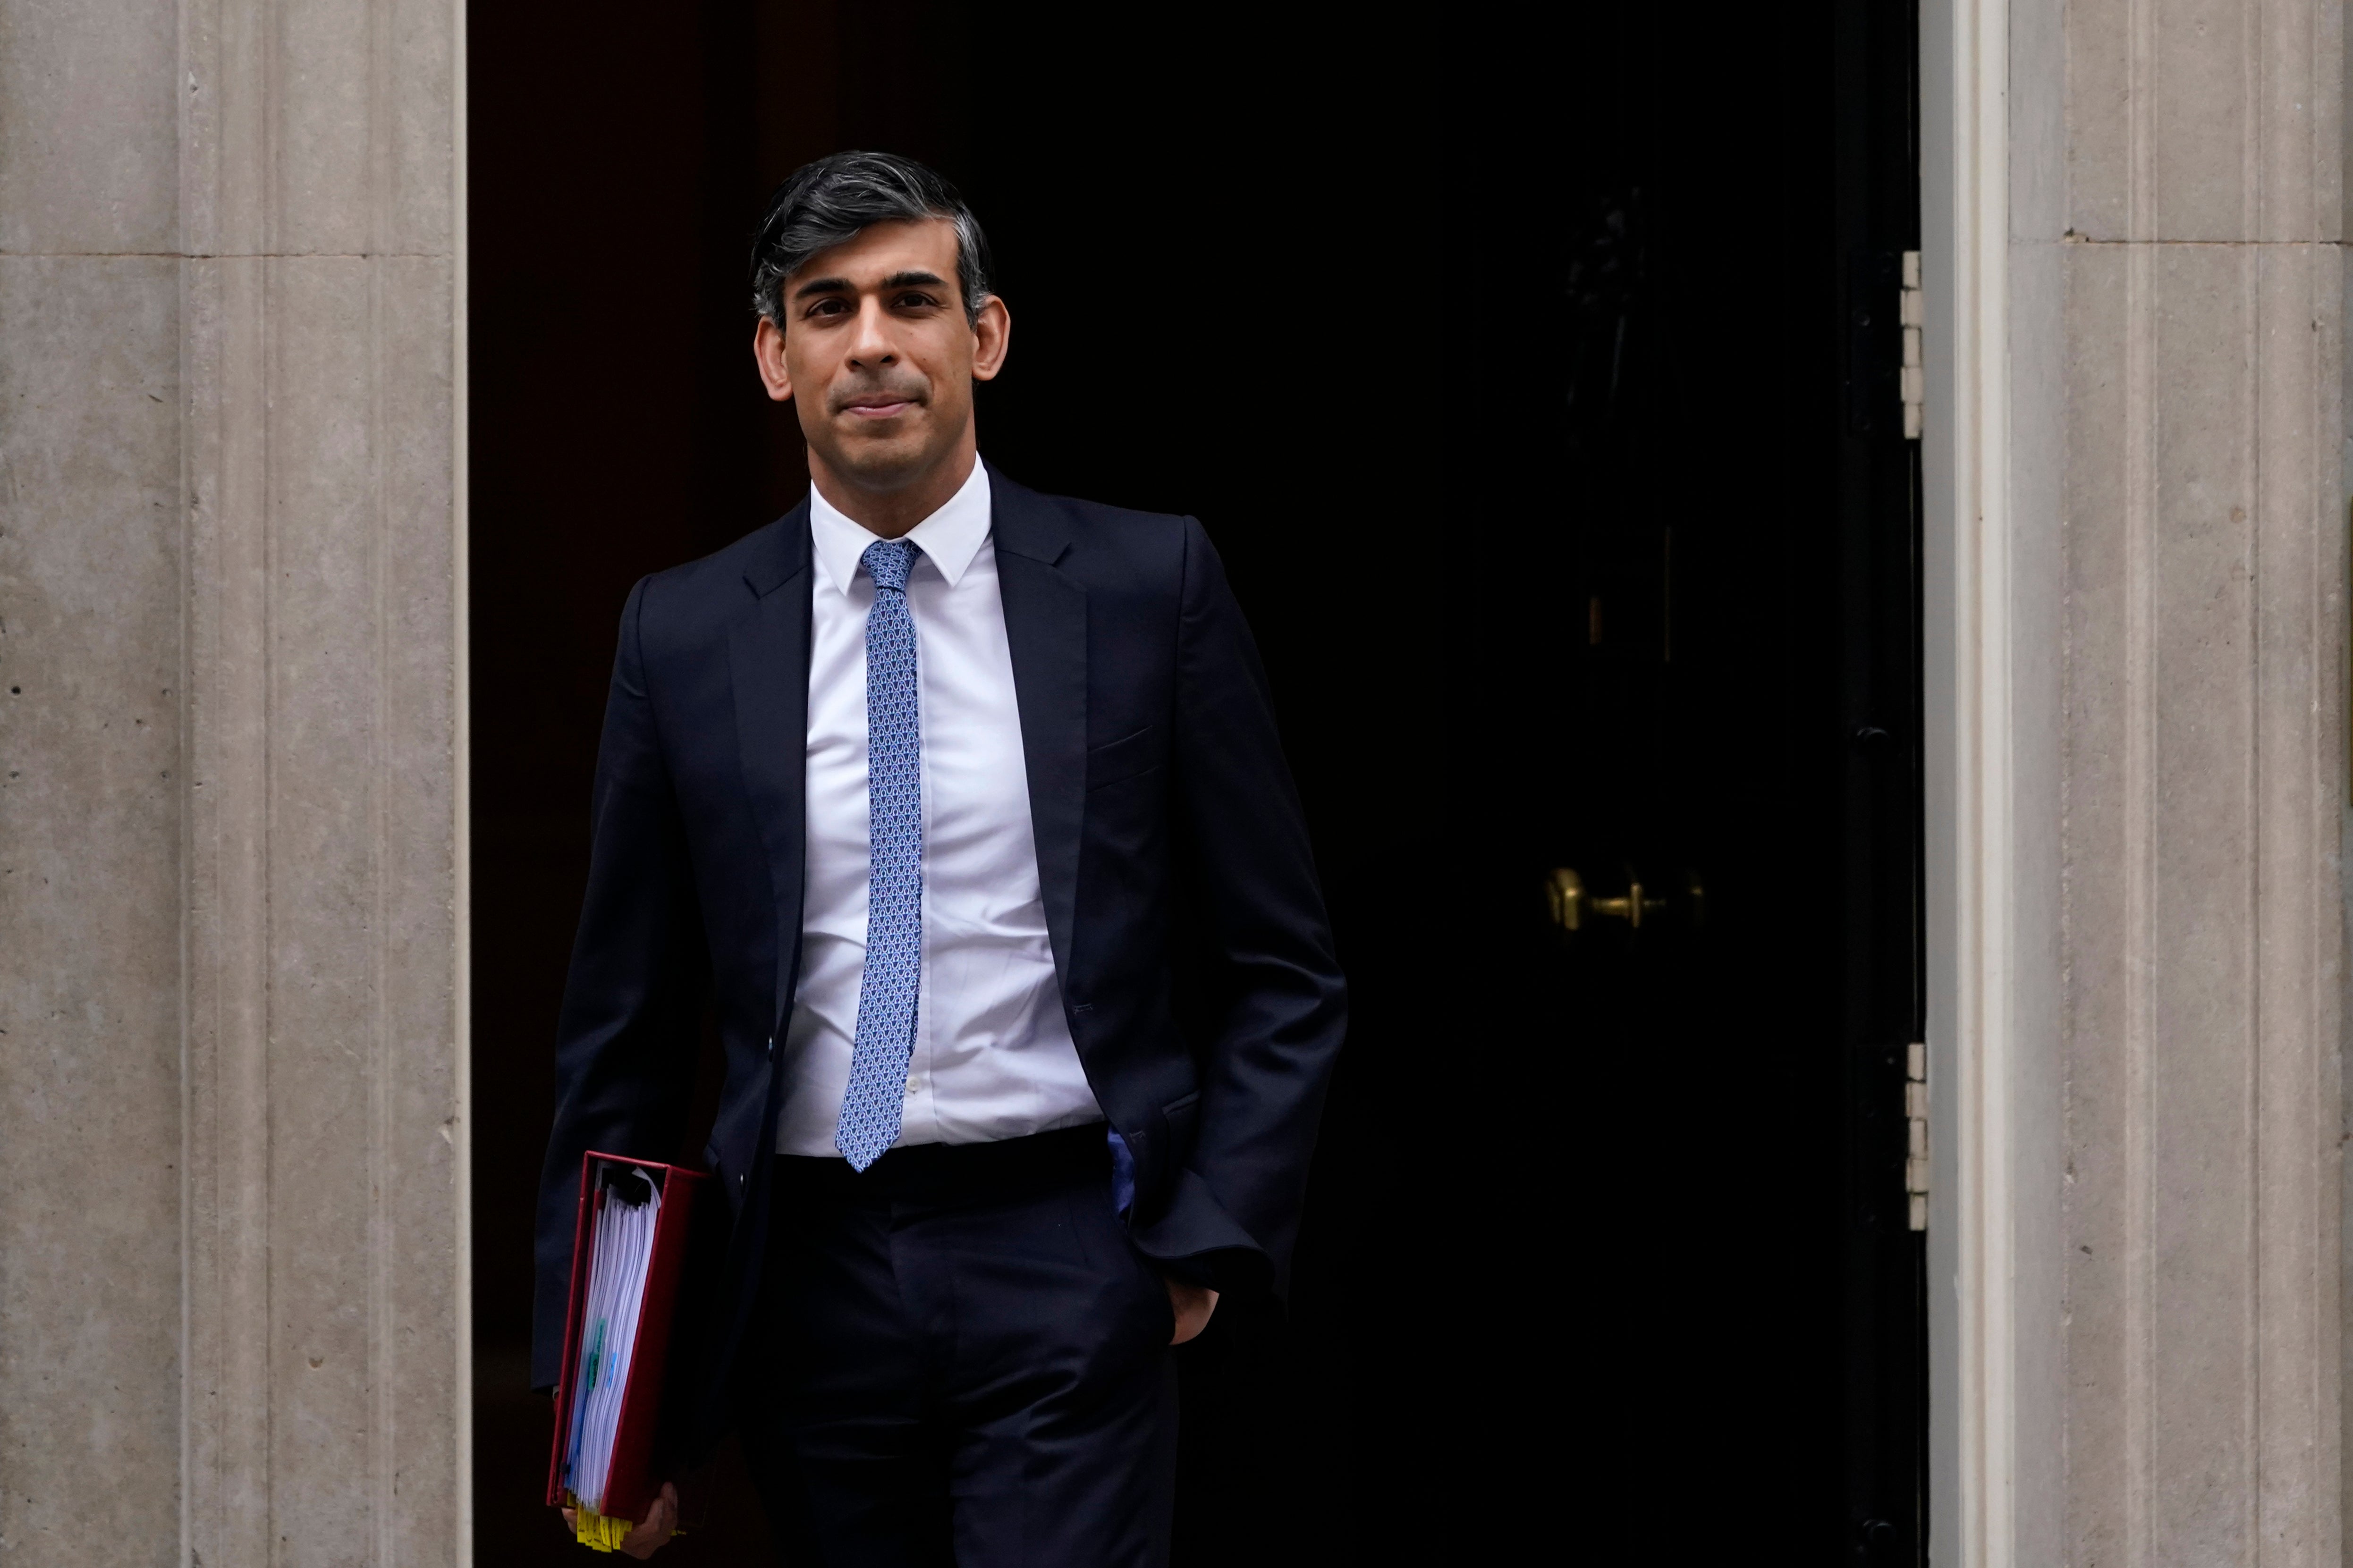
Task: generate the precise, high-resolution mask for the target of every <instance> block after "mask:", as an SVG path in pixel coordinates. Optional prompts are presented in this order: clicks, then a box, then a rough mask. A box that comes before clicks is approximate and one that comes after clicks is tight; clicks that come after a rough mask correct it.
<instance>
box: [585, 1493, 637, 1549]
mask: <svg viewBox="0 0 2353 1568" xmlns="http://www.w3.org/2000/svg"><path fill="white" fill-rule="evenodd" d="M572 1519H573V1525H572V1532H573V1533H574V1534H575V1535H576V1536H578V1537H579V1538H580V1544H581V1545H583V1546H586V1548H588V1550H590V1551H591V1552H618V1551H619V1550H620V1549H621V1542H624V1541H627V1540H628V1538H629V1531H630V1530H631V1529H632V1528H633V1527H632V1526H631V1524H630V1523H629V1521H628V1520H626V1519H607V1518H606V1517H605V1516H604V1515H603V1514H601V1513H598V1512H597V1511H596V1510H595V1509H593V1508H590V1507H589V1506H588V1505H587V1504H586V1503H584V1502H581V1501H579V1500H577V1499H575V1500H574V1501H573V1509H572Z"/></svg>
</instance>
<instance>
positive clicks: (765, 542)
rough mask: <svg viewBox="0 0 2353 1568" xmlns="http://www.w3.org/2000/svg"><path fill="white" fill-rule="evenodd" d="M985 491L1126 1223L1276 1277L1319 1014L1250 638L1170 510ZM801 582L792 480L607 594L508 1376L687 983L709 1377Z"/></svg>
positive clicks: (739, 1165)
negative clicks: (584, 1178)
mask: <svg viewBox="0 0 2353 1568" xmlns="http://www.w3.org/2000/svg"><path fill="white" fill-rule="evenodd" d="M989 486H990V495H991V499H992V500H993V503H994V517H993V520H992V521H993V538H994V540H995V542H996V550H997V576H998V583H999V588H1000V592H1001V594H1002V595H1003V598H1004V605H1005V629H1006V636H1007V640H1008V642H1009V643H1010V645H1011V648H1012V657H1013V679H1014V686H1015V690H1016V694H1017V699H1018V706H1019V710H1020V715H1021V742H1022V750H1023V752H1024V758H1025V762H1026V765H1027V770H1028V773H1029V810H1030V816H1031V817H1032V819H1033V821H1034V823H1035V828H1036V834H1037V842H1038V873H1039V882H1040V884H1041V887H1042V890H1043V893H1044V899H1045V906H1046V926H1047V933H1048V937H1049V940H1050V943H1051V945H1052V948H1053V954H1054V969H1055V974H1056V977H1057V978H1058V979H1059V981H1060V985H1061V993H1062V1006H1063V1010H1064V1012H1065V1013H1066V1014H1067V1015H1068V1016H1069V1019H1070V1025H1071V1039H1072V1040H1073V1041H1074V1042H1075V1043H1076V1044H1077V1047H1078V1052H1079V1059H1080V1061H1081V1062H1082V1064H1083V1065H1084V1067H1085V1069H1086V1074H1087V1081H1088V1082H1089V1084H1090V1085H1091V1086H1092V1089H1093V1090H1094V1095H1095V1099H1096V1100H1097V1102H1098V1103H1099V1104H1101V1105H1102V1107H1103V1111H1104V1114H1105V1115H1106V1116H1107V1117H1109V1119H1110V1121H1111V1123H1112V1125H1113V1127H1115V1128H1116V1129H1117V1130H1118V1131H1119V1132H1120V1133H1121V1135H1122V1136H1123V1137H1124V1139H1125V1141H1126V1142H1127V1146H1128V1149H1129V1151H1130V1152H1131V1153H1132V1154H1133V1156H1134V1163H1135V1188H1136V1197H1135V1203H1134V1208H1133V1209H1132V1210H1131V1212H1130V1220H1129V1225H1130V1235H1131V1237H1133V1239H1134V1243H1135V1245H1136V1246H1137V1247H1139V1248H1141V1249H1142V1250H1143V1251H1144V1252H1145V1254H1146V1255H1148V1256H1150V1257H1153V1258H1160V1259H1164V1260H1167V1261H1170V1262H1173V1263H1176V1264H1177V1265H1178V1266H1179V1268H1183V1269H1186V1270H1187V1271H1188V1272H1195V1273H1198V1274H1200V1275H1203V1276H1206V1277H1207V1278H1208V1279H1211V1280H1213V1281H1214V1282H1215V1283H1217V1284H1218V1285H1219V1286H1220V1287H1221V1288H1225V1289H1252V1288H1267V1289H1272V1290H1274V1291H1275V1292H1276V1293H1278V1294H1280V1293H1282V1291H1283V1289H1284V1287H1285V1284H1286V1279H1287V1274H1288V1269H1289V1265H1290V1258H1291V1250H1292V1243H1293V1237H1295V1235H1296V1234H1297V1231H1298V1226H1299V1212H1300V1204H1301V1199H1302V1195H1303V1190H1304V1188H1305V1185H1306V1177H1307V1162H1308V1155H1309V1152H1310V1150H1311V1148H1312V1146H1313V1145H1314V1139H1315V1129H1316V1122H1317V1120H1318V1118H1319V1117H1320V1115H1321V1113H1322V1110H1323V1103H1324V1089H1325V1086H1326V1084H1327V1082H1328V1081H1329V1079H1330V1077H1331V1072H1332V1066H1333V1062H1334V1059H1335V1057H1336V1056H1337V1054H1338V1052H1339V1048H1340V1041H1341V1036H1342V1033H1343V1031H1344V1027H1345V1009H1346V1002H1345V986H1344V983H1343V981H1342V978H1341V973H1340V969H1339V965H1338V963H1337V962H1336V960H1335V957H1334V953H1333V947H1332V938H1331V932H1330V929H1329V926H1328V924H1327V922H1326V920H1325V917H1324V904H1323V898H1322V895H1321V893H1320V891H1319V890H1318V888H1317V885H1316V879H1315V871H1314V864H1313V861H1312V859H1311V858H1310V855H1309V850H1308V842H1307V833H1306V830H1305V827H1304V826H1303V823H1302V821H1301V817H1300V811H1299V802H1298V797H1297V795H1296V794H1295V792H1294V790H1293V786H1292V782H1291V775H1290V772H1289V769H1288V768H1287V767H1286V766H1285V764H1284V762H1283V757H1282V745H1281V742H1280V740H1279V738H1278V737H1277V734H1276V731H1275V722H1274V714H1273V710H1272V708H1271V704H1270V702H1269V700H1268V695H1267V686H1266V677H1265V674H1264V672H1263V670H1262V669H1261V668H1260V664H1259V658H1258V652H1257V648H1256V647H1255V645H1254V644H1253V642H1252V641H1251V638H1250V628H1249V627H1248V626H1247V625H1246V624H1245V623H1244V621H1243V619H1242V615H1241V611H1240V607H1239V606H1238V605H1236V604H1235V603H1234V598H1233V595H1232V592H1231V591H1230V590H1229V588H1228V586H1227V584H1226V578H1225V573H1224V570H1223V568H1222V567H1221V566H1220V565H1219V561H1218V556H1217V552H1215V551H1214V550H1212V549H1211V548H1210V545H1209V542H1208V536H1207V535H1205V534H1204V533H1203V532H1202V531H1201V526H1200V524H1199V523H1198V522H1196V521H1193V520H1192V519H1191V518H1178V517H1166V516H1158V515H1155V514H1151V513H1146V512H1135V511H1124V510H1119V509H1116V508H1113V507H1107V506H1097V505H1094V504H1092V503H1090V502H1086V501H1077V500H1064V499H1062V498H1060V497H1051V496H1042V495H1039V494H1037V493H1036V492H1034V491H1031V490H1028V489H1023V488H1022V487H1020V486H1019V485H1017V484H1014V483H1013V482H1011V481H1010V480H1008V479H1006V478H1004V477H1003V476H1002V475H1001V474H998V473H997V472H996V471H995V470H994V469H991V470H990V473H989ZM810 570H811V566H810V552H809V526H808V504H807V501H804V502H802V504H801V505H799V506H797V507H796V508H794V509H793V510H791V511H789V512H786V514H785V515H784V516H783V517H781V518H779V519H778V520H776V521H775V522H773V523H770V524H769V525H768V526H767V527H765V528H763V529H761V530H759V531H756V532H754V533H752V534H750V535H747V536H746V537H745V538H744V539H742V540H739V541H737V542H735V543H734V544H732V545H730V546H729V547H728V548H726V549H725V550H723V551H721V552H718V553H717V554H715V555H712V556H709V557H707V558H705V559H703V560H702V561H698V562H694V563H691V564H689V565H685V566H681V567H678V568H676V569H674V570H671V571H669V572H663V573H659V574H656V575H654V576H651V577H648V578H646V579H644V580H643V581H642V582H640V583H638V585H637V586H636V588H634V589H633V590H632V591H631V592H630V594H629V597H628V605H627V606H626V607H625V608H624V609H623V611H622V614H621V634H620V647H619V651H618V652H617V655H616V657H615V658H614V664H613V684H612V690H611V694H610V696H609V697H608V699H607V706H606V711H605V730H604V737H603V740H602V742H601V743H600V746H599V749H598V752H597V759H596V791H595V795H594V800H593V805H592V812H593V839H592V847H591V850H590V856H589V868H588V885H587V892H586V898H585V900H584V903H583V907H582V910H581V914H580V931H579V936H578V939H577V941H576V942H575V945H574V948H573V954H572V966H571V972H570V975H569V978H568V980H567V981H566V984H565V995H564V1006H563V1012H562V1016H561V1019H560V1022H559V1026H558V1031H557V1040H556V1071H555V1092H556V1109H555V1126H554V1134H553V1136H552V1137H551V1138H550V1140H549V1143H548V1151H547V1163H546V1166H545V1169H544V1172H543V1174H542V1177H541V1184H540V1201H539V1224H538V1246H537V1262H538V1288H537V1301H536V1311H535V1314H534V1323H533V1358H532V1381H533V1384H534V1385H535V1386H538V1387H542V1388H545V1387H550V1386H553V1385H554V1383H555V1381H556V1375H557V1368H558V1363H559V1362H560V1361H561V1359H562V1354H563V1341H564V1313H565V1296H566V1285H567V1282H568V1279H569V1276H570V1269H571V1261H572V1245H573V1224H574V1214H575V1205H576V1203H577V1200H578V1184H579V1173H580V1161H581V1155H582V1153H583V1152H585V1151H587V1150H590V1149H598V1150H607V1151H611V1152H617V1153H623V1154H630V1155H636V1156H638V1157H640V1158H645V1159H669V1158H670V1157H671V1156H672V1155H674V1154H675V1152H677V1148H678V1144H679V1143H680V1142H681V1140H682V1139H683V1137H684V1136H685V1122H686V1119H687V1114H688V1098H689V1093H690V1089H691V1079H692V1078H693V1074H694V1068H695V1060H696V1056H697V1050H698V1042H699V1038H700V1034H701V1025H702V1016H703V1010H704V1008H705V1006H706V1005H709V1006H710V1008H711V1009H712V1011H713V1012H715V1014H716V1015H717V1018H718V1025H719V1032H720V1037H721V1038H722V1040H723V1042H724V1046H725V1051H726V1079H725V1086H724V1088H723V1090H722V1093H721V1097H720V1101H719V1110H718V1119H717V1122H716V1124H715V1126H714V1128H713V1130H712V1135H711V1142H710V1144H709V1146H708V1148H707V1149H706V1150H705V1151H704V1154H705V1157H706V1158H707V1160H708V1161H709V1168H710V1170H711V1172H712V1175H713V1178H714V1182H715V1185H716V1188H717V1192H718V1193H719V1194H724V1197H725V1207H726V1210H727V1216H726V1217H727V1221H728V1224H727V1226H725V1229H726V1231H727V1233H728V1241H727V1243H726V1245H725V1247H724V1248H723V1265H719V1266H716V1268H717V1272H716V1277H715V1280H714V1286H713V1289H712V1290H711V1291H710V1292H709V1294H710V1295H711V1297H712V1303H711V1305H710V1307H709V1309H708V1312H709V1315H708V1318H707V1328H706V1330H705V1332H704V1335H703V1338H704V1340H705V1344H704V1346H703V1347H702V1353H703V1355H704V1357H705V1358H706V1362H705V1364H706V1369H707V1373H708V1377H709V1381H710V1383H711V1384H712V1387H713V1388H717V1387H719V1386H721V1385H723V1384H724V1381H725V1379H726V1375H727V1370H728V1367H729V1365H730V1363H732V1361H733V1353H734V1349H735V1346H736V1344H737V1342H738V1341H739V1340H740V1337H741V1335H742V1332H743V1329H744V1321H745V1320H746V1318H747V1316H748V1314H749V1311H750V1309H751V1306H752V1301H753V1296H754V1291H755V1290H756V1289H757V1286H758V1276H759V1269H760V1263H761V1258H762V1254H763V1251H764V1245H765V1235H766V1229H767V1207H768V1201H769V1195H770V1188H771V1182H770V1173H771V1170H772V1168H773V1164H774V1159H773V1155H774V1151H775V1149H776V1117H777V1111H778V1109H779V1106H780V1105H781V1102H782V1096H783V1093H784V1085H783V1084H782V1082H781V1081H780V1080H781V1078H782V1075H781V1074H780V1073H778V1072H777V1071H776V1045H775V1042H776V1040H777V1039H779V1038H780V1037H782V1036H783V1035H784V1033H785V1025H786V1020H787V1019H788V1018H789V1017H790V1016H791V1014H792V1006H793V987H794V984H795V980H796V978H797V973H798V969H799V961H800V932H801V897H802V880H803V878H802V873H803V866H804V856H805V853H806V844H805V837H804V820H805V819H804V814H803V802H802V795H803V784H804V772H803V770H804V760H805V757H806V753H807V731H808V658H809V599H810V584H809V579H808V574H809V572H810ZM1179 973H1182V974H1183V975H1184V976H1185V980H1184V984H1183V985H1182V986H1181V989H1182V991H1183V992H1184V994H1185V996H1186V998H1187V1004H1188V1005H1187V1006H1186V1008H1185V1010H1184V1011H1185V1024H1184V1026H1180V1023H1179V1017H1178V1005H1177V1004H1178V999H1179V998H1178V993H1179V990H1180V985H1179V984H1178V979H1177V976H1178V975H1179ZM713 1250H714V1251H718V1250H720V1249H718V1248H716V1247H714V1248H713Z"/></svg>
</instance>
